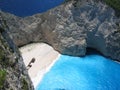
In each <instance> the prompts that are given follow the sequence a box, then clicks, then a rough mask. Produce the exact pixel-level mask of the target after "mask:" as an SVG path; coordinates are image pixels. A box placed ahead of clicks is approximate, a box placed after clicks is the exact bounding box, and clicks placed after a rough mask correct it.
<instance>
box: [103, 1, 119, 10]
mask: <svg viewBox="0 0 120 90" xmlns="http://www.w3.org/2000/svg"><path fill="white" fill-rule="evenodd" d="M105 2H106V3H107V4H108V5H110V6H111V7H113V8H114V9H116V10H120V0H105Z"/></svg>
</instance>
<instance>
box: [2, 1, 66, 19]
mask: <svg viewBox="0 0 120 90" xmlns="http://www.w3.org/2000/svg"><path fill="white" fill-rule="evenodd" d="M63 1H64V0H0V9H1V10H3V11H6V12H9V13H12V14H15V15H17V16H21V17H24V16H30V15H33V14H36V13H41V12H45V11H47V10H48V9H51V8H53V7H55V6H58V5H59V4H61V3H63Z"/></svg>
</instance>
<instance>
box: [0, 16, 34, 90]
mask: <svg viewBox="0 0 120 90" xmlns="http://www.w3.org/2000/svg"><path fill="white" fill-rule="evenodd" d="M7 29H8V28H7V25H6V23H5V21H4V20H3V19H2V18H1V16H0V90H34V88H33V85H32V82H31V80H30V78H29V76H28V72H27V70H26V68H25V65H24V63H23V59H22V57H21V55H20V52H19V51H18V49H17V47H16V46H15V44H14V43H13V40H12V39H11V38H10V37H9V34H8V32H7Z"/></svg>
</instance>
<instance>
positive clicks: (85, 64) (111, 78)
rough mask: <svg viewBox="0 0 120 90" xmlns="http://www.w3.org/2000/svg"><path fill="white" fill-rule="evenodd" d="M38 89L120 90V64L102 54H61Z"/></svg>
mask: <svg viewBox="0 0 120 90" xmlns="http://www.w3.org/2000/svg"><path fill="white" fill-rule="evenodd" d="M36 90H120V64H118V63H116V62H114V61H112V60H110V59H108V58H105V57H103V56H101V55H98V54H94V55H87V56H85V57H71V56H66V55H61V57H60V58H59V60H58V61H57V62H56V63H55V65H54V66H53V67H52V68H51V70H50V71H49V72H48V73H47V74H46V75H45V76H44V78H43V79H42V82H41V83H40V84H39V85H38V86H37V87H36Z"/></svg>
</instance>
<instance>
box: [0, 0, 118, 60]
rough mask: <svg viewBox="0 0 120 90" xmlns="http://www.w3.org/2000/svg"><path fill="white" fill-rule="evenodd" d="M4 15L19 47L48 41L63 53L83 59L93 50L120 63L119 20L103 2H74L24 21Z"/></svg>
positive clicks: (91, 0)
mask: <svg viewBox="0 0 120 90" xmlns="http://www.w3.org/2000/svg"><path fill="white" fill-rule="evenodd" d="M96 1H97V2H96ZM1 15H2V16H3V17H4V19H5V20H6V21H7V24H8V26H9V28H10V33H11V34H12V38H13V40H14V42H15V43H16V44H17V45H18V46H21V45H24V44H27V43H30V42H46V43H48V44H50V45H51V46H53V47H54V49H56V50H58V51H59V52H60V53H62V54H67V55H73V56H83V55H85V54H86V48H87V47H91V48H95V49H97V50H98V51H100V52H101V53H102V54H103V55H105V56H108V57H111V58H112V59H116V60H119V61H120V30H119V27H120V19H119V18H118V17H116V16H115V12H114V10H113V9H112V8H110V7H109V6H107V5H105V4H104V3H103V2H101V0H84V1H83V0H71V1H69V2H67V3H65V4H63V5H61V6H58V7H56V8H54V9H51V10H49V11H47V12H45V13H42V14H37V15H33V16H30V17H25V18H19V17H17V16H14V15H10V14H6V13H3V12H1ZM8 16H9V17H8Z"/></svg>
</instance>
